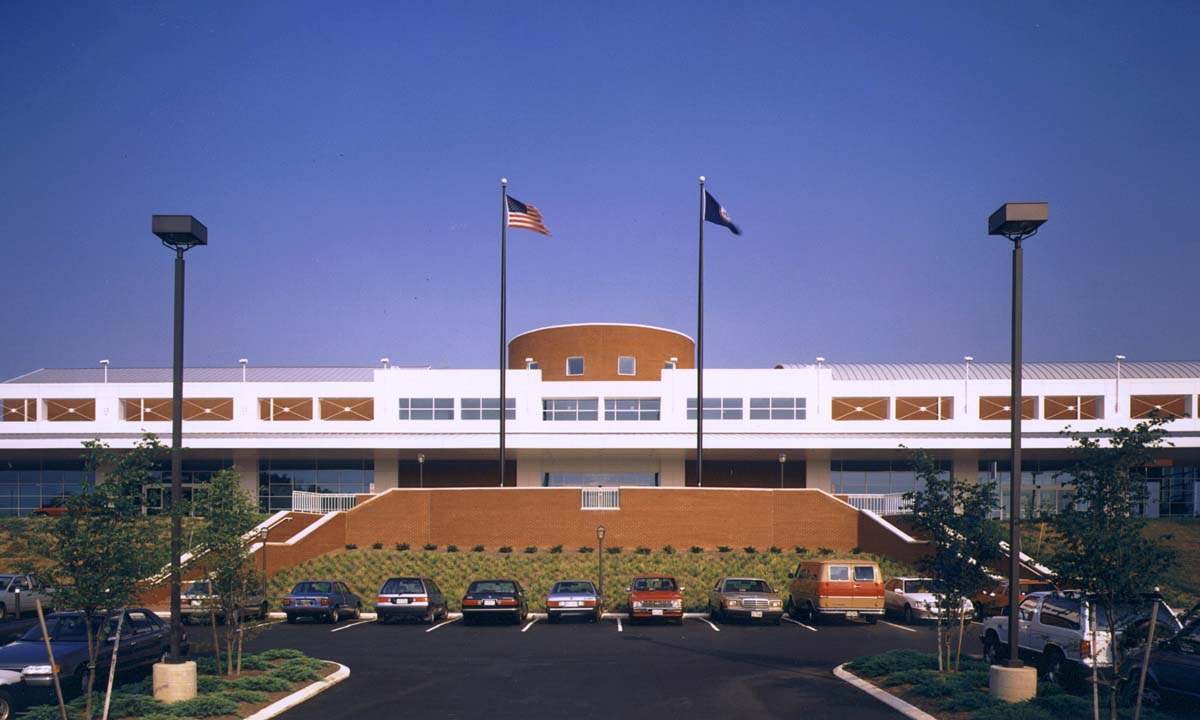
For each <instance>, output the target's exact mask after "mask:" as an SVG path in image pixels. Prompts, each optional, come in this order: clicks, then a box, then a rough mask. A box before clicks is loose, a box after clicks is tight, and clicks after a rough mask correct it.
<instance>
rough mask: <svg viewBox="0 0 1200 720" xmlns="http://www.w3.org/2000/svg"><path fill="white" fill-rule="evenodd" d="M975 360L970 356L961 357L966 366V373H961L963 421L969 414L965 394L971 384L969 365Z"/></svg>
mask: <svg viewBox="0 0 1200 720" xmlns="http://www.w3.org/2000/svg"><path fill="white" fill-rule="evenodd" d="M974 361H975V358H973V357H971V356H970V355H963V364H964V365H966V366H967V369H966V372H964V373H963V416H964V417H963V419H966V415H967V414H968V413H970V412H971V401H970V400H968V399H967V393H968V392H970V383H971V363H972V362H974Z"/></svg>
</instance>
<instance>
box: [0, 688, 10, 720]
mask: <svg viewBox="0 0 1200 720" xmlns="http://www.w3.org/2000/svg"><path fill="white" fill-rule="evenodd" d="M12 710H13V699H12V696H11V695H9V694H8V691H7V690H5V689H3V688H0V720H8V719H9V718H10V717H12Z"/></svg>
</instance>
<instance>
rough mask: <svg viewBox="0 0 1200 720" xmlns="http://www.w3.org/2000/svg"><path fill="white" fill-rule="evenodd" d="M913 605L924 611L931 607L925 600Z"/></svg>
mask: <svg viewBox="0 0 1200 720" xmlns="http://www.w3.org/2000/svg"><path fill="white" fill-rule="evenodd" d="M913 605H916V606H917V607H918V608H920V609H922V610H924V609H925V608H927V607H929V603H927V602H925V601H924V600H917V601H916V602H914V603H913Z"/></svg>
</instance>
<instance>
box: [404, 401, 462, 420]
mask: <svg viewBox="0 0 1200 720" xmlns="http://www.w3.org/2000/svg"><path fill="white" fill-rule="evenodd" d="M400 419H401V420H453V419H454V398H400Z"/></svg>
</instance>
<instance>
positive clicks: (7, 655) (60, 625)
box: [0, 608, 188, 700]
mask: <svg viewBox="0 0 1200 720" xmlns="http://www.w3.org/2000/svg"><path fill="white" fill-rule="evenodd" d="M118 618H119V614H118V613H109V614H107V615H95V616H92V618H91V620H90V622H89V621H87V620H85V618H84V614H83V613H82V612H78V611H75V612H56V613H51V614H50V615H48V616H47V617H46V631H47V634H48V636H49V638H50V647H51V648H52V649H53V651H54V662H55V664H56V665H57V666H58V676H59V680H60V682H62V683H63V687H64V688H66V689H69V690H70V689H74V690H83V689H85V688H86V687H87V680H88V671H87V662H88V646H87V633H88V631H89V629H90V631H91V632H92V633H93V634H94V633H95V631H96V630H97V629H99V627H100V626H101V624H103V625H104V637H103V638H102V639H101V643H102V644H101V646H100V651H99V653H97V657H96V663H97V668H96V670H97V675H98V676H97V682H101V681H102V678H103V677H105V676H107V674H108V667H109V664H110V663H111V661H112V650H113V648H112V646H113V643H114V642H116V641H117V638H116V634H117V621H118ZM169 646H170V626H169V625H167V624H166V623H164V622H163V621H162V620H160V619H159V618H158V616H157V615H155V614H154V613H152V612H150V611H149V610H146V609H145V608H130V609H128V610H126V611H125V619H124V621H123V622H122V623H121V636H120V646H119V647H118V649H117V671H118V672H124V671H126V670H133V669H136V668H141V667H146V666H149V665H153V664H154V663H156V662H158V661H159V660H160V659H162V657H163V656H164V655H165V654H166V652H167V649H168V647H169ZM187 648H188V644H187V636H186V634H185V635H184V636H183V645H182V647H181V650H182V651H183V652H184V653H185V654H186V653H187ZM0 670H8V671H12V672H17V673H21V676H22V678H23V681H24V683H23V684H24V685H25V688H26V690H28V691H29V693H30V694H31V695H33V696H34V699H40V700H46V699H48V696H49V694H52V693H53V687H54V677H53V672H54V669H53V668H51V666H50V662H49V660H47V658H46V643H45V641H44V640H43V639H42V629H41V627H40V626H37V625H35V626H34V627H32V628H30V629H29V631H28V632H26V633H25V634H24V635H22V636H21V639H19V640H17V641H16V642H14V643H11V644H9V645H6V646H4V647H2V648H0ZM38 695H41V696H42V697H40V698H39V697H38Z"/></svg>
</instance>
